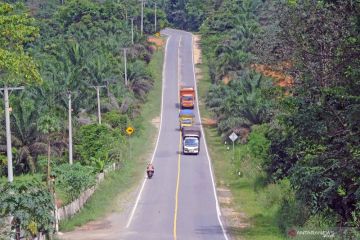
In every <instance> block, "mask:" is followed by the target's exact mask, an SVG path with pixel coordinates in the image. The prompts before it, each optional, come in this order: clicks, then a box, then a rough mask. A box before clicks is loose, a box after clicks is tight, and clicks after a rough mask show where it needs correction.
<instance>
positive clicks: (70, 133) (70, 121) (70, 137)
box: [68, 91, 73, 165]
mask: <svg viewBox="0 0 360 240" xmlns="http://www.w3.org/2000/svg"><path fill="white" fill-rule="evenodd" d="M68 99H69V106H68V108H69V164H70V165H71V164H73V151H72V119H71V115H72V113H71V112H72V108H71V92H70V91H68Z"/></svg>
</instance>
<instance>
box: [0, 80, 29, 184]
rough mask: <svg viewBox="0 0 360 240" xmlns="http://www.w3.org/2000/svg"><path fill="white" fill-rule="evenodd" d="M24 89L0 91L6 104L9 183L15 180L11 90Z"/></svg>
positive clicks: (14, 88)
mask: <svg viewBox="0 0 360 240" xmlns="http://www.w3.org/2000/svg"><path fill="white" fill-rule="evenodd" d="M23 89H24V87H7V86H5V87H4V88H0V91H2V92H4V94H3V96H4V102H5V126H6V153H7V160H8V161H7V162H8V181H9V182H12V181H13V180H14V174H13V166H12V151H11V129H10V107H9V90H10V91H14V90H23Z"/></svg>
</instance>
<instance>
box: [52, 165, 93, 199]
mask: <svg viewBox="0 0 360 240" xmlns="http://www.w3.org/2000/svg"><path fill="white" fill-rule="evenodd" d="M53 171H54V174H55V175H56V188H60V189H61V190H62V191H64V192H65V193H66V194H67V196H69V198H70V201H71V200H74V199H76V198H77V197H78V196H79V195H80V193H82V192H83V191H85V190H87V189H88V188H90V187H92V186H94V185H95V183H96V173H95V169H94V168H93V167H91V166H82V165H81V164H80V163H75V164H72V165H70V164H67V163H66V164H61V165H59V166H56V167H55V168H54V170H53Z"/></svg>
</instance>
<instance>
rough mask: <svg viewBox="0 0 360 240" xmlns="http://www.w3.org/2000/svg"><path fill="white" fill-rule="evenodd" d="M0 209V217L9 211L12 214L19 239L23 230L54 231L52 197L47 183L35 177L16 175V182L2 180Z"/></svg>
mask: <svg viewBox="0 0 360 240" xmlns="http://www.w3.org/2000/svg"><path fill="white" fill-rule="evenodd" d="M0 209H1V210H0V216H1V218H6V217H8V216H9V215H10V214H11V216H12V217H13V225H14V226H15V227H16V235H15V238H16V239H17V240H18V239H20V231H24V232H25V236H26V237H35V236H37V235H38V233H39V232H43V233H44V232H45V233H48V234H50V233H51V232H52V228H53V222H54V219H53V215H52V213H53V209H54V203H53V198H52V196H51V194H50V192H49V191H48V189H47V188H46V186H45V185H44V184H43V183H41V182H40V181H38V180H37V179H35V178H29V177H24V178H22V179H19V178H16V179H15V180H14V182H13V183H5V184H4V183H2V184H0ZM12 237H14V236H12Z"/></svg>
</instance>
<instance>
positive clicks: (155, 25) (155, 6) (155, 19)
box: [155, 2, 156, 33]
mask: <svg viewBox="0 0 360 240" xmlns="http://www.w3.org/2000/svg"><path fill="white" fill-rule="evenodd" d="M155 33H156V2H155Z"/></svg>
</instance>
